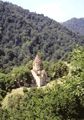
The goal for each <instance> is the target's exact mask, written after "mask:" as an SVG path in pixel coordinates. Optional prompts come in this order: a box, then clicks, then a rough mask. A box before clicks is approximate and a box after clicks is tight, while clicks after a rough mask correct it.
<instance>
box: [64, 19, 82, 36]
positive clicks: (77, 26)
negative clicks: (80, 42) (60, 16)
mask: <svg viewBox="0 0 84 120" xmlns="http://www.w3.org/2000/svg"><path fill="white" fill-rule="evenodd" d="M62 25H64V26H66V27H67V28H68V29H71V30H73V31H75V32H76V33H77V34H81V35H84V18H79V19H77V18H72V19H70V20H67V21H66V22H63V23H62Z"/></svg>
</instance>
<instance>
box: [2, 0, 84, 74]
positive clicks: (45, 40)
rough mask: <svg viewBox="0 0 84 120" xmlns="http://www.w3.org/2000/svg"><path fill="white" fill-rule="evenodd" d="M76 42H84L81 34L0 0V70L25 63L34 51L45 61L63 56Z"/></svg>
mask: <svg viewBox="0 0 84 120" xmlns="http://www.w3.org/2000/svg"><path fill="white" fill-rule="evenodd" d="M76 44H78V45H84V37H83V36H81V35H77V34H76V33H75V32H72V31H71V30H68V29H67V28H66V27H64V26H63V25H61V24H60V23H58V22H56V21H54V20H52V19H50V18H48V17H45V16H44V15H43V14H36V13H33V12H30V11H29V10H25V9H23V8H21V7H19V6H17V5H13V4H11V3H7V2H2V1H0V67H1V68H2V69H1V72H6V71H7V72H9V71H10V70H11V69H12V68H13V66H15V65H17V66H20V65H25V64H26V63H28V62H29V61H30V60H33V59H34V58H35V56H36V54H37V53H38V54H39V55H40V57H41V59H42V60H46V61H56V60H59V59H61V58H62V56H64V55H65V57H64V58H66V57H67V55H68V52H69V51H71V50H72V49H73V48H75V46H76ZM4 70H5V71H4Z"/></svg>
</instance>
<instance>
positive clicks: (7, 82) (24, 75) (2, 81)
mask: <svg viewBox="0 0 84 120" xmlns="http://www.w3.org/2000/svg"><path fill="white" fill-rule="evenodd" d="M32 78H33V76H32V73H31V71H30V69H28V68H27V67H26V66H20V67H15V68H13V70H12V71H11V72H10V73H8V74H5V73H0V101H1V100H2V99H3V98H4V97H5V95H6V94H7V92H11V90H12V89H14V88H17V87H20V86H24V84H30V83H31V80H32Z"/></svg>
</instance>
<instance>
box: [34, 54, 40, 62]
mask: <svg viewBox="0 0 84 120" xmlns="http://www.w3.org/2000/svg"><path fill="white" fill-rule="evenodd" d="M33 63H39V64H40V63H42V61H41V58H40V57H39V55H38V54H37V55H36V57H35V59H34V62H33Z"/></svg>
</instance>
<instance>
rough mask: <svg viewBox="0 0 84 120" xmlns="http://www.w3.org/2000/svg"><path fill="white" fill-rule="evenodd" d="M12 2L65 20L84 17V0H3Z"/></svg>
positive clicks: (56, 18) (62, 20) (31, 10)
mask: <svg viewBox="0 0 84 120" xmlns="http://www.w3.org/2000/svg"><path fill="white" fill-rule="evenodd" d="M2 1H7V2H11V3H13V4H16V5H18V6H21V7H22V8H24V9H28V10H29V11H30V12H36V13H39V14H44V16H48V17H49V18H52V19H54V20H56V21H57V22H64V21H67V20H69V19H71V18H73V17H76V18H84V0H2Z"/></svg>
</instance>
